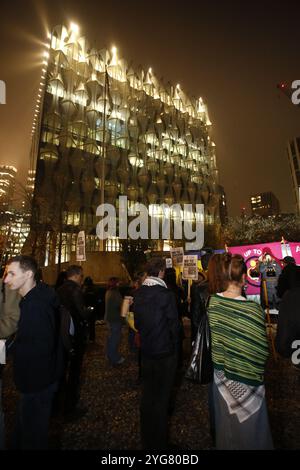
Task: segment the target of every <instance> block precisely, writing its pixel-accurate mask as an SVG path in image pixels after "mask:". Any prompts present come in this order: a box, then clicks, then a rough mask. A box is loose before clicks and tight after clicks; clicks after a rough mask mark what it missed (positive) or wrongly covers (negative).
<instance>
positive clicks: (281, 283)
mask: <svg viewBox="0 0 300 470" xmlns="http://www.w3.org/2000/svg"><path fill="white" fill-rule="evenodd" d="M281 261H282V265H283V269H282V271H281V273H280V276H279V278H278V284H277V287H276V291H277V295H278V297H280V298H281V299H282V297H283V296H284V293H285V292H286V291H287V290H289V289H290V286H291V284H293V283H294V279H295V277H296V275H297V266H296V261H295V258H293V257H292V256H285V257H284V258H283V259H282V260H281Z"/></svg>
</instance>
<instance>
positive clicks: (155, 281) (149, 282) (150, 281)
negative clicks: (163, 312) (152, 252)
mask: <svg viewBox="0 0 300 470" xmlns="http://www.w3.org/2000/svg"><path fill="white" fill-rule="evenodd" d="M143 286H147V287H153V286H162V287H165V288H166V289H167V285H166V283H165V281H163V280H162V279H160V278H159V277H154V276H149V277H146V279H145V280H144V282H143Z"/></svg>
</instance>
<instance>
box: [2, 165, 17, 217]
mask: <svg viewBox="0 0 300 470" xmlns="http://www.w3.org/2000/svg"><path fill="white" fill-rule="evenodd" d="M16 175H17V170H16V168H15V167H14V166H8V165H0V212H5V211H7V210H9V209H10V208H11V206H12V199H13V195H14V190H15V183H16Z"/></svg>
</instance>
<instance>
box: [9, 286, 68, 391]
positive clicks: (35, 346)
mask: <svg viewBox="0 0 300 470" xmlns="http://www.w3.org/2000/svg"><path fill="white" fill-rule="evenodd" d="M58 306H59V301H58V297H57V295H56V293H55V291H54V290H53V289H52V288H51V287H49V286H47V285H46V284H44V283H39V284H37V285H36V287H34V288H33V289H31V290H30V291H29V292H28V293H27V294H26V295H25V297H23V298H22V300H21V302H20V320H19V324H18V331H17V335H16V340H15V343H14V351H13V352H14V379H15V384H16V387H17V389H18V390H19V391H20V392H22V393H34V392H39V391H41V390H43V389H44V388H46V387H48V385H50V384H52V383H54V382H56V381H57V380H58V378H59V373H60V371H61V364H60V363H59V362H60V360H61V357H60V354H59V353H58V351H59V323H58V322H59V318H58Z"/></svg>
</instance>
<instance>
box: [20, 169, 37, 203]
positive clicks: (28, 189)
mask: <svg viewBox="0 0 300 470" xmlns="http://www.w3.org/2000/svg"><path fill="white" fill-rule="evenodd" d="M34 183H35V170H31V169H29V170H28V175H27V181H26V186H25V195H24V200H23V201H22V208H23V209H25V210H26V211H31V204H32V198H33V192H34Z"/></svg>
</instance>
